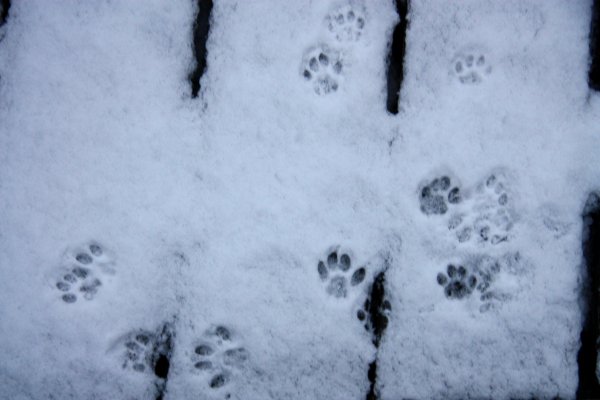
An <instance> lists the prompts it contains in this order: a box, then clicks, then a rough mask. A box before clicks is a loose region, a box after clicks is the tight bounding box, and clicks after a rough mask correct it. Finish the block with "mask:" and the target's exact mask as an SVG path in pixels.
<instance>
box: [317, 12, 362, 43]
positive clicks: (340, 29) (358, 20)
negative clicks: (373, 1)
mask: <svg viewBox="0 0 600 400" xmlns="http://www.w3.org/2000/svg"><path fill="white" fill-rule="evenodd" d="M325 24H326V25H327V29H328V30H329V32H330V33H331V35H333V37H334V38H335V39H336V40H337V41H338V42H355V41H357V40H358V39H360V36H361V35H362V32H363V28H364V27H365V10H364V8H363V7H353V6H352V5H350V4H346V5H342V6H339V7H337V8H335V9H334V10H332V11H331V12H330V13H329V14H328V15H327V16H326V17H325Z"/></svg>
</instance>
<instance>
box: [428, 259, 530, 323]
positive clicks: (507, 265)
mask: <svg viewBox="0 0 600 400" xmlns="http://www.w3.org/2000/svg"><path fill="white" fill-rule="evenodd" d="M524 264H525V263H524V262H523V260H522V257H521V255H520V253H518V252H512V253H506V254H504V255H502V256H501V257H491V256H488V255H476V256H471V257H468V258H467V259H466V260H465V262H464V263H450V264H448V265H447V267H446V268H445V271H444V272H439V273H438V274H437V277H436V281H437V284H438V285H440V286H441V287H442V288H443V291H444V295H445V296H446V298H447V299H449V300H464V299H468V298H469V297H471V296H472V295H473V294H478V301H479V302H480V306H479V311H480V312H482V313H484V312H487V311H489V310H491V309H496V308H499V307H500V306H501V305H502V304H503V303H506V302H507V301H510V300H512V299H513V298H514V297H515V296H516V295H517V291H518V290H522V286H523V285H520V284H518V283H517V284H515V282H517V281H519V279H520V278H521V277H522V276H524V275H527V271H526V268H527V267H526V266H525V265H524ZM507 281H510V285H507V284H506V282H507ZM515 288H517V289H515ZM511 289H512V290H511Z"/></svg>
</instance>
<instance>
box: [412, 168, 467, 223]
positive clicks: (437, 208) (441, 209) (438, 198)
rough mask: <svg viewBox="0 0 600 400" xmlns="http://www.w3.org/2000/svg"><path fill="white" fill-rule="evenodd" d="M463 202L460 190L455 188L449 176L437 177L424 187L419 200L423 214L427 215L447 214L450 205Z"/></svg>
mask: <svg viewBox="0 0 600 400" xmlns="http://www.w3.org/2000/svg"><path fill="white" fill-rule="evenodd" d="M461 200H462V194H461V191H460V188H459V187H458V186H453V185H452V181H451V179H450V177H448V176H447V175H443V176H440V177H437V178H435V179H433V180H432V181H431V182H429V183H427V184H426V185H424V186H423V187H422V188H421V193H420V198H419V202H420V205H421V212H422V213H423V214H425V215H432V214H438V215H442V214H446V212H447V211H448V205H455V204H458V203H460V202H461Z"/></svg>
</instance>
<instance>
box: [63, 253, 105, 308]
mask: <svg viewBox="0 0 600 400" xmlns="http://www.w3.org/2000/svg"><path fill="white" fill-rule="evenodd" d="M65 258H66V262H65V264H66V266H65V267H63V268H61V273H60V277H59V278H58V279H57V280H56V282H55V284H54V287H55V288H56V289H57V290H58V291H59V292H60V293H62V294H61V299H62V301H63V302H65V303H67V304H72V303H75V302H76V301H77V300H78V296H82V297H83V298H84V299H86V300H92V299H93V298H94V297H95V296H96V294H97V293H98V290H99V289H100V287H101V286H102V284H103V280H102V279H103V278H102V277H103V276H104V275H106V274H112V273H114V271H113V269H112V265H113V264H114V262H113V260H112V257H111V256H110V255H108V254H107V252H106V250H105V249H104V248H103V246H101V245H100V244H98V243H96V242H92V243H88V244H86V245H84V246H81V247H80V248H78V249H75V250H74V251H68V252H67V254H66V256H65Z"/></svg>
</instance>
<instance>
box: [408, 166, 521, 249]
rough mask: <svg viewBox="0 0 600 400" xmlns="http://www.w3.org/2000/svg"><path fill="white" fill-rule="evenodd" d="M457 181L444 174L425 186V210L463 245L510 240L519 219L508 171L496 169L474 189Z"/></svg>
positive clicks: (422, 191)
mask: <svg viewBox="0 0 600 400" xmlns="http://www.w3.org/2000/svg"><path fill="white" fill-rule="evenodd" d="M453 181H456V179H455V178H453V179H452V178H450V177H449V175H448V174H444V175H441V176H438V177H436V178H434V179H433V180H431V181H430V182H426V183H425V184H424V185H422V186H421V188H420V192H419V205H420V209H421V212H422V213H423V214H425V215H427V216H429V217H432V220H434V219H437V220H440V219H441V220H442V221H444V222H443V223H444V224H445V225H446V227H447V229H448V231H450V232H451V233H452V234H453V235H454V236H455V238H456V240H457V242H458V243H459V244H467V243H472V244H475V245H477V246H486V245H488V244H490V245H492V246H496V245H499V244H501V243H505V242H508V241H509V240H510V231H511V230H512V228H513V226H514V224H515V222H516V220H517V218H516V213H515V211H514V205H513V203H514V201H513V200H514V199H513V197H514V194H512V192H511V191H510V189H509V185H508V178H507V176H506V174H505V173H504V172H503V171H502V170H496V171H494V172H492V173H490V174H489V175H488V176H487V177H486V178H485V180H484V181H483V182H482V183H480V184H478V185H477V186H476V188H475V190H472V191H469V190H467V191H463V190H462V189H461V188H460V186H459V185H457V184H456V182H453ZM433 217H435V218H433Z"/></svg>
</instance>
